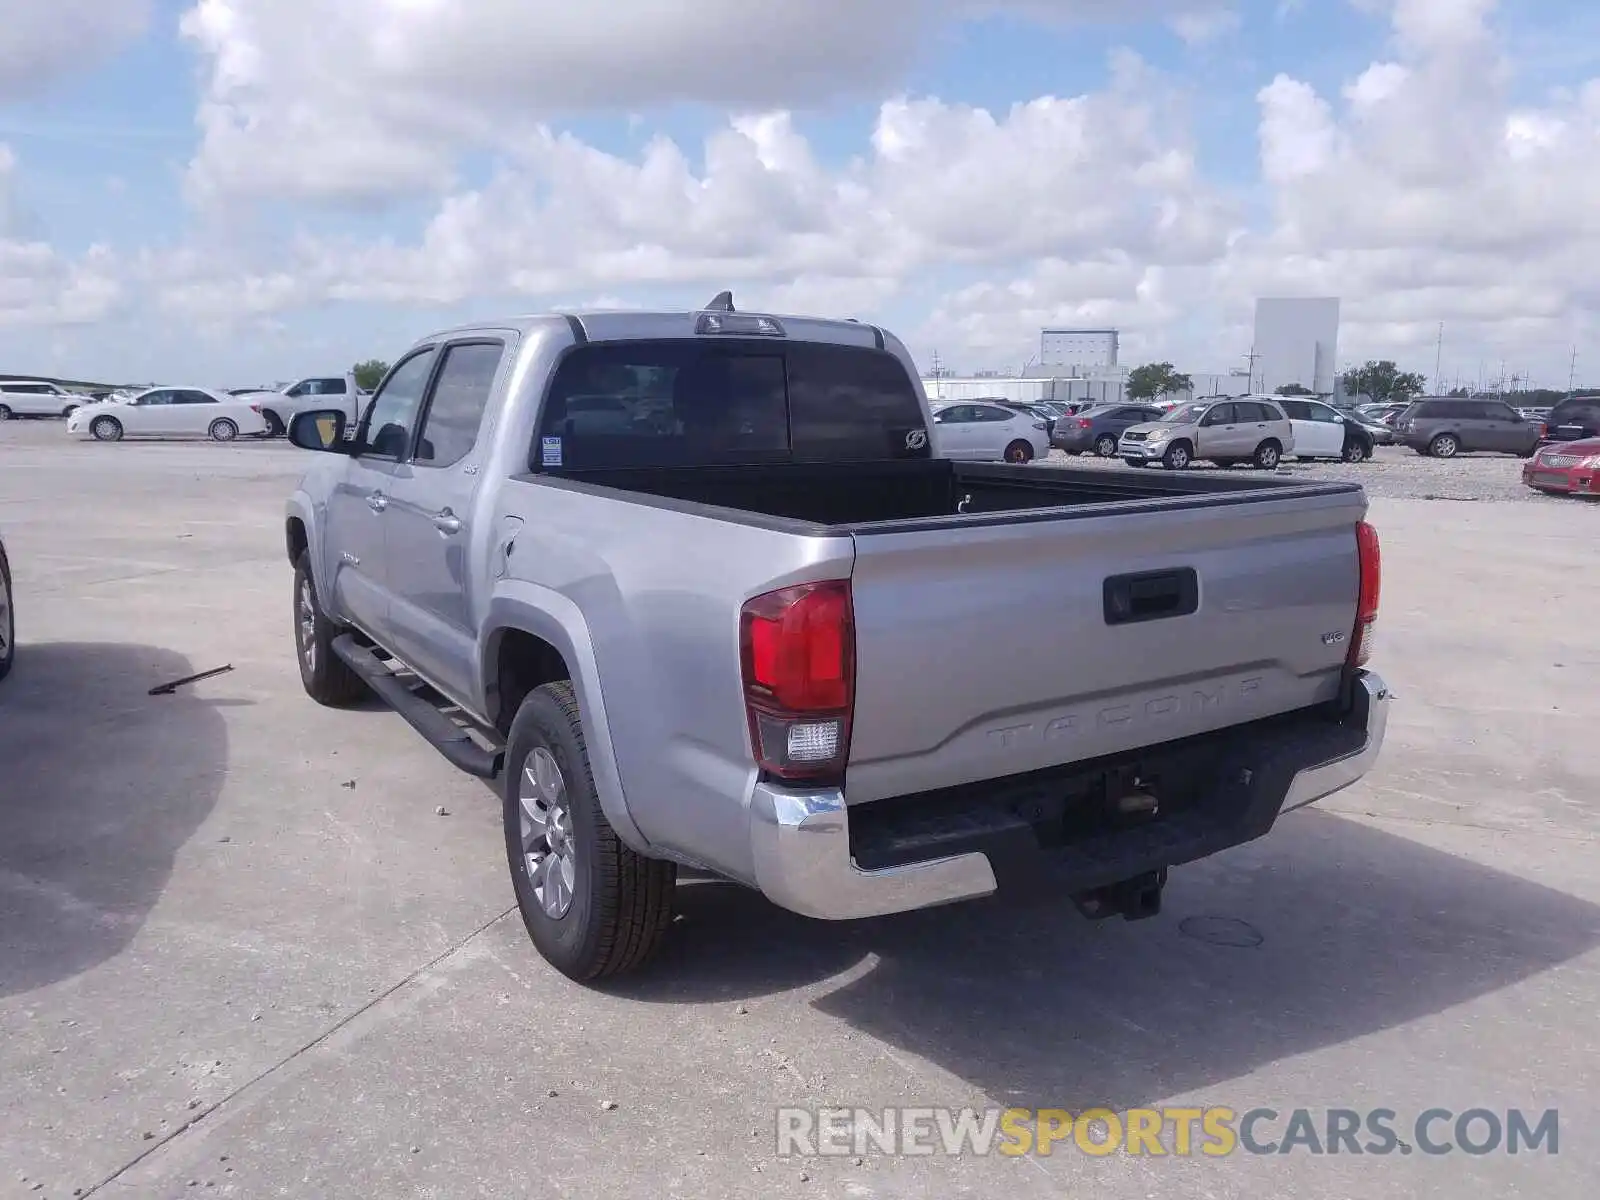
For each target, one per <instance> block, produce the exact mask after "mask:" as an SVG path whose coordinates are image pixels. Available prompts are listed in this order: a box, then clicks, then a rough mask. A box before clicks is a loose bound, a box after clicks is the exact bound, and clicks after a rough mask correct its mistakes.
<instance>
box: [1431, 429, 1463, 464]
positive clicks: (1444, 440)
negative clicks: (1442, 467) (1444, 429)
mask: <svg viewBox="0 0 1600 1200" xmlns="http://www.w3.org/2000/svg"><path fill="white" fill-rule="evenodd" d="M1428 453H1429V454H1431V455H1432V456H1433V457H1434V458H1454V457H1455V456H1456V455H1457V454H1459V453H1461V439H1459V438H1458V437H1456V435H1455V434H1453V433H1441V434H1440V435H1439V436H1438V437H1436V438H1434V439H1433V440H1432V441H1431V442H1429V443H1428Z"/></svg>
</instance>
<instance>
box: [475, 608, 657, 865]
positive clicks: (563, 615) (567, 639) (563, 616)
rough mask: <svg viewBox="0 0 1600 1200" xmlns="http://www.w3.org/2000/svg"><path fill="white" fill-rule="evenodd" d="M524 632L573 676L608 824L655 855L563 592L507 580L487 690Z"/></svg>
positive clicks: (486, 648)
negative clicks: (631, 803)
mask: <svg viewBox="0 0 1600 1200" xmlns="http://www.w3.org/2000/svg"><path fill="white" fill-rule="evenodd" d="M513 629H515V630H520V631H521V632H523V633H530V634H532V635H533V636H534V637H537V638H542V639H544V640H545V641H546V642H549V643H550V645H552V646H554V647H555V648H556V649H557V650H558V651H559V652H560V654H561V657H562V658H563V659H564V660H565V661H566V664H567V667H568V669H569V670H570V671H571V673H572V690H573V691H574V692H575V693H576V694H577V697H578V711H579V713H580V715H581V716H582V718H583V740H584V745H585V746H586V747H587V748H588V751H589V767H590V770H591V771H593V773H594V786H595V791H596V793H597V794H598V796H599V800H600V810H601V812H603V813H605V817H606V821H607V822H608V823H609V824H610V825H611V828H612V829H614V830H616V833H617V836H618V837H619V838H621V839H622V840H623V841H624V842H625V843H626V844H627V845H628V846H629V847H630V848H631V849H633V850H634V851H636V852H638V853H640V854H646V855H648V854H650V853H651V849H650V842H649V839H647V838H646V837H645V836H644V834H643V833H641V832H640V831H639V827H638V825H637V824H636V823H635V822H634V819H633V815H632V813H631V812H630V811H629V810H628V802H627V797H626V796H625V795H624V794H623V790H622V774H621V772H620V771H619V770H618V768H617V757H616V751H615V750H614V749H613V747H612V744H611V724H610V722H609V721H608V720H607V718H606V705H605V698H604V694H603V692H602V690H601V687H600V670H599V666H598V665H597V663H596V661H595V653H594V643H593V640H592V639H591V638H590V635H589V624H588V622H587V621H585V620H584V617H583V613H582V612H580V611H579V609H578V606H577V605H576V604H574V603H573V602H572V601H571V600H569V599H568V598H567V597H566V596H563V595H562V594H561V593H560V592H557V591H554V590H552V589H550V588H546V587H541V586H539V585H538V584H535V583H527V582H524V581H521V580H503V581H501V582H500V583H499V584H498V585H497V586H496V588H495V591H494V595H493V596H492V597H491V598H490V601H489V610H488V614H487V616H486V617H485V619H484V622H483V625H482V627H481V632H480V634H479V638H478V655H479V658H478V670H479V675H478V677H479V678H480V679H481V680H483V687H484V689H485V692H486V695H485V711H487V710H488V709H489V708H490V707H491V705H490V704H489V703H488V700H489V696H488V695H487V692H488V689H490V688H492V687H494V686H495V681H496V678H497V674H498V667H497V661H496V660H497V658H498V656H499V653H500V640H501V638H502V636H503V635H504V634H505V633H506V631H507V630H513Z"/></svg>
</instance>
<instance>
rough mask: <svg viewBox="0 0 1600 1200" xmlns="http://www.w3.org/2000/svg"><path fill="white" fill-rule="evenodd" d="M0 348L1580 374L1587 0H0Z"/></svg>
mask: <svg viewBox="0 0 1600 1200" xmlns="http://www.w3.org/2000/svg"><path fill="white" fill-rule="evenodd" d="M4 7H5V10H6V16H5V19H4V20H3V21H0V371H6V372H38V373H49V374H66V375H77V376H86V377H91V378H100V379H113V380H116V379H146V378H161V379H178V378H182V379H187V380H191V381H195V382H203V383H215V384H219V385H228V384H236V383H252V382H257V381H260V380H266V379H277V378H285V377H292V376H297V375H300V374H305V373H316V372H323V371H327V370H331V369H339V368H342V367H344V366H346V365H347V364H349V363H350V362H351V361H353V360H354V359H357V358H366V357H369V356H375V357H380V358H391V357H393V356H394V355H396V354H397V353H398V352H399V351H400V350H402V349H403V348H404V347H405V345H406V344H408V343H409V342H410V341H411V340H412V339H414V338H415V337H417V336H419V335H421V334H423V333H426V332H427V331H428V330H429V329H431V328H433V327H436V326H438V325H440V324H441V323H445V322H453V321H456V320H458V319H470V318H473V317H486V316H493V315H495V314H498V313H504V312H511V311H536V310H541V309H549V308H552V307H573V306H582V305H604V306H618V305H629V306H632V305H639V306H661V305H664V306H668V307H672V308H688V307H695V306H698V305H699V304H701V303H703V302H704V301H705V300H707V299H709V298H710V296H711V295H712V294H713V293H715V292H716V291H718V290H720V289H722V288H724V287H731V288H732V289H733V290H734V293H735V297H736V300H737V301H738V303H739V304H740V306H741V307H744V308H765V309H769V310H777V311H791V312H793V311H803V312H820V313H827V314H837V315H841V316H844V315H856V316H861V317H863V318H868V319H873V320H877V321H880V322H882V323H884V324H887V325H889V326H890V327H892V328H893V329H894V330H895V331H896V332H898V333H900V334H901V335H902V336H903V337H904V338H905V339H906V340H907V342H908V343H909V344H910V345H911V347H912V350H913V352H914V353H915V354H916V355H917V356H918V358H919V360H920V361H921V362H922V363H923V365H924V366H926V365H927V364H928V363H929V361H930V360H931V357H932V355H933V353H934V352H935V351H937V353H938V354H939V356H940V359H941V360H942V361H943V362H944V363H945V364H946V365H949V366H952V367H957V368H963V369H972V368H979V367H996V368H1011V369H1016V368H1017V367H1020V366H1021V365H1022V364H1023V363H1024V362H1026V360H1027V359H1028V358H1029V356H1030V355H1031V354H1032V353H1034V351H1035V350H1036V347H1037V341H1038V330H1039V327H1040V326H1041V325H1045V324H1066V325H1076V324H1086V325H1092V326H1104V325H1113V326H1116V327H1118V328H1120V329H1121V330H1122V331H1123V345H1124V359H1125V360H1127V361H1142V360H1145V359H1148V358H1152V357H1154V358H1170V359H1172V360H1174V361H1176V362H1177V363H1178V364H1179V365H1180V366H1181V367H1183V368H1187V369H1190V370H1194V371H1211V370H1226V369H1228V368H1229V367H1234V366H1239V365H1242V363H1243V362H1244V356H1245V354H1246V353H1247V352H1248V351H1249V349H1250V330H1249V323H1250V313H1251V306H1252V302H1253V299H1254V298H1255V297H1256V296H1259V295H1337V296H1340V297H1342V298H1343V301H1344V326H1343V329H1342V331H1341V344H1340V358H1341V360H1351V359H1356V358H1364V357H1375V356H1384V357H1398V358H1399V359H1400V360H1402V362H1403V363H1404V364H1405V365H1407V366H1410V367H1413V368H1416V369H1419V370H1422V371H1424V372H1425V373H1429V374H1431V373H1432V370H1433V365H1434V355H1435V338H1436V336H1437V334H1438V331H1439V325H1440V322H1443V323H1444V351H1443V360H1444V369H1443V372H1442V373H1443V375H1444V376H1445V379H1446V381H1447V382H1453V381H1454V378H1455V377H1456V376H1458V375H1459V376H1461V377H1462V378H1464V379H1469V380H1472V381H1474V382H1475V381H1476V380H1477V379H1478V377H1479V373H1480V371H1481V372H1483V373H1485V374H1486V375H1489V376H1496V375H1498V374H1499V373H1500V371H1501V369H1502V367H1501V364H1502V362H1504V363H1505V364H1506V365H1505V367H1504V370H1505V371H1506V372H1507V373H1511V372H1516V373H1519V374H1521V375H1524V376H1528V375H1531V376H1532V377H1533V378H1534V381H1535V382H1536V383H1539V384H1543V385H1547V386H1559V387H1564V386H1566V383H1567V376H1568V365H1569V361H1570V355H1571V352H1572V349H1573V347H1574V346H1576V348H1577V351H1578V355H1579V359H1578V375H1579V381H1580V382H1588V383H1597V384H1600V335H1597V327H1596V319H1595V318H1596V310H1597V306H1600V203H1597V202H1596V196H1597V188H1596V186H1595V185H1596V184H1597V183H1600V155H1597V154H1596V150H1597V148H1600V6H1596V5H1594V4H1593V3H1592V0H1517V2H1516V3H1509V2H1505V3H1496V2H1495V0H870V2H866V0H803V2H802V0H595V2H594V3H591V4H588V5H583V4H580V3H578V2H577V0H6V2H5V5H4Z"/></svg>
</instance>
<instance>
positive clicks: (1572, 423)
mask: <svg viewBox="0 0 1600 1200" xmlns="http://www.w3.org/2000/svg"><path fill="white" fill-rule="evenodd" d="M1592 437H1600V396H1574V397H1572V398H1571V399H1568V400H1563V401H1561V402H1560V403H1559V404H1555V405H1552V406H1551V409H1550V415H1549V416H1548V417H1546V418H1545V421H1544V437H1543V438H1541V439H1540V442H1539V444H1540V445H1548V444H1549V443H1551V442H1577V441H1582V440H1583V439H1584V438H1592Z"/></svg>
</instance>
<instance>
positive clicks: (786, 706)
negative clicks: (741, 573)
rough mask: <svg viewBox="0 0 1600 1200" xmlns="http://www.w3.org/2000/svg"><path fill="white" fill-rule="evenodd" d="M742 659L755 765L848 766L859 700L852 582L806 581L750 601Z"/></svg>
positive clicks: (743, 615) (783, 770) (823, 771)
mask: <svg viewBox="0 0 1600 1200" xmlns="http://www.w3.org/2000/svg"><path fill="white" fill-rule="evenodd" d="M739 658H740V667H741V670H742V672H743V675H744V699H745V707H746V710H747V712H748V716H749V720H750V741H751V747H752V749H753V750H754V751H755V757H756V763H757V765H758V766H760V767H761V769H762V770H763V771H767V772H770V773H771V774H773V775H776V776H778V777H779V778H780V779H808V778H812V777H815V776H821V775H836V774H838V773H839V772H840V771H842V770H843V769H844V765H845V760H846V759H847V758H848V757H849V754H850V713H851V709H852V707H853V706H854V703H855V623H854V620H853V619H852V617H851V608H850V583H849V581H848V580H828V581H826V582H822V583H804V584H800V585H798V586H796V587H787V588H783V589H781V590H780V591H776V592H767V593H766V594H764V595H760V596H756V597H754V598H753V599H751V600H748V601H746V603H745V605H744V608H743V609H742V610H741V611H740V614H739Z"/></svg>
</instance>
